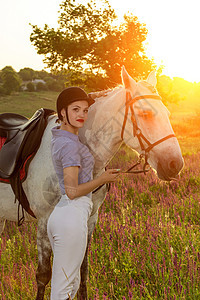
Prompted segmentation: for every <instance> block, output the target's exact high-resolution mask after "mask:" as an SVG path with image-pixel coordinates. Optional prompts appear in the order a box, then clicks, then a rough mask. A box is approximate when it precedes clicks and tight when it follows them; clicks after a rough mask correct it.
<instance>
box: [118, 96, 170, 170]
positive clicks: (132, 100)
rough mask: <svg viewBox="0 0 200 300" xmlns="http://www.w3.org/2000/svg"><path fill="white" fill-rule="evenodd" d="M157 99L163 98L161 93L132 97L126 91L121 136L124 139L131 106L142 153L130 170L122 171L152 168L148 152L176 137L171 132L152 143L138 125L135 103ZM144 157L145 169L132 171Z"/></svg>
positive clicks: (134, 128) (135, 135)
mask: <svg viewBox="0 0 200 300" xmlns="http://www.w3.org/2000/svg"><path fill="white" fill-rule="evenodd" d="M147 98H148V99H156V100H162V98H161V97H160V96H159V95H143V96H137V97H133V98H131V95H130V92H126V108H125V115H124V121H123V125H122V131H121V138H122V140H123V137H124V130H125V126H126V121H127V117H128V111H129V108H130V110H131V122H132V124H133V136H134V137H137V138H138V141H139V144H140V147H141V150H142V153H141V154H140V156H139V160H138V161H137V163H136V164H134V165H133V166H132V167H131V168H129V169H128V170H126V171H125V172H122V173H135V174H138V173H144V174H145V173H146V172H148V171H149V170H150V167H149V163H148V162H147V160H148V154H149V152H150V151H151V150H152V149H153V148H154V147H155V146H157V145H159V144H160V143H162V142H164V141H166V140H168V139H170V138H173V137H175V134H169V135H167V136H165V137H164V138H162V139H160V140H158V141H156V142H155V143H151V142H150V141H148V139H147V138H146V137H145V136H144V135H143V133H142V131H141V129H140V128H139V127H138V125H137V121H136V117H135V112H134V109H133V104H134V103H135V102H136V101H138V100H141V99H147ZM144 142H145V143H146V144H147V147H146V148H145V145H144ZM142 158H144V159H145V163H144V166H143V170H135V171H131V170H132V169H133V168H135V167H136V166H137V165H139V164H140V163H141V161H142ZM147 166H148V169H146V167H147Z"/></svg>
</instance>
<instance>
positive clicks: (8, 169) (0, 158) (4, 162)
mask: <svg viewBox="0 0 200 300" xmlns="http://www.w3.org/2000/svg"><path fill="white" fill-rule="evenodd" d="M12 133H13V134H14V132H13V131H12ZM25 134H26V131H19V132H18V133H17V135H16V133H15V137H13V138H12V139H11V140H10V141H9V142H7V140H6V142H5V143H4V145H3V147H2V148H1V151H0V172H1V177H2V178H5V179H7V178H9V177H10V176H11V175H12V173H13V171H14V169H15V166H16V163H17V160H16V158H17V155H18V152H17V151H16V150H17V149H19V147H20V145H21V143H22V141H23V139H24V136H25Z"/></svg>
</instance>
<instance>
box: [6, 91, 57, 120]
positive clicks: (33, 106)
mask: <svg viewBox="0 0 200 300" xmlns="http://www.w3.org/2000/svg"><path fill="white" fill-rule="evenodd" d="M58 94H59V93H57V92H20V93H16V94H13V95H10V96H4V97H0V113H7V112H11V113H16V114H21V115H24V116H25V117H28V118H30V117H31V116H32V115H33V114H34V112H35V111H36V110H37V109H39V108H41V107H43V108H50V109H54V110H55V109H56V99H57V96H58Z"/></svg>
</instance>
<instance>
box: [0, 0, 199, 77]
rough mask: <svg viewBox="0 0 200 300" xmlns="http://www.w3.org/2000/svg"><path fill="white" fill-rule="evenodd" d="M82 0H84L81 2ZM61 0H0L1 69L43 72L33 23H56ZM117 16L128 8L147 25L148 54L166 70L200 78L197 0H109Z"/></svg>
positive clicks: (169, 72)
mask: <svg viewBox="0 0 200 300" xmlns="http://www.w3.org/2000/svg"><path fill="white" fill-rule="evenodd" d="M82 1H84V0H82ZM60 3H61V0H34V1H32V0H6V1H5V0H0V43H1V47H0V69H2V68H3V67H5V66H7V65H10V66H12V67H13V68H14V69H15V70H16V71H19V70H20V69H21V68H24V67H30V68H32V69H34V70H42V69H44V67H45V65H44V64H43V62H42V59H43V57H42V56H41V55H38V54H37V51H36V50H35V48H34V46H33V45H31V42H30V39H29V37H30V34H31V26H30V25H29V23H31V24H33V25H38V26H40V27H43V26H44V24H48V25H49V26H50V27H53V28H56V27H57V20H58V10H59V4H60ZM109 3H110V4H111V6H112V7H113V8H114V9H115V11H116V13H117V14H118V15H119V17H122V16H123V14H124V13H126V12H127V11H129V12H131V13H133V15H135V16H137V17H138V20H139V22H140V23H145V24H146V27H147V29H148V35H147V40H146V43H145V48H146V53H147V55H148V56H149V57H150V58H154V60H155V62H156V63H157V64H158V65H160V64H162V65H164V66H165V68H164V70H163V74H165V75H167V76H170V77H171V78H173V77H182V78H184V79H185V80H188V81H192V82H194V81H195V82H200V38H199V36H200V18H199V0H190V1H189V0H187V1H186V0H109Z"/></svg>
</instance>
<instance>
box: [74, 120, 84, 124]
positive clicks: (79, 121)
mask: <svg viewBox="0 0 200 300" xmlns="http://www.w3.org/2000/svg"><path fill="white" fill-rule="evenodd" d="M76 121H78V122H82V123H83V122H84V120H83V119H78V120H76Z"/></svg>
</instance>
